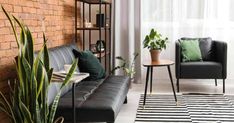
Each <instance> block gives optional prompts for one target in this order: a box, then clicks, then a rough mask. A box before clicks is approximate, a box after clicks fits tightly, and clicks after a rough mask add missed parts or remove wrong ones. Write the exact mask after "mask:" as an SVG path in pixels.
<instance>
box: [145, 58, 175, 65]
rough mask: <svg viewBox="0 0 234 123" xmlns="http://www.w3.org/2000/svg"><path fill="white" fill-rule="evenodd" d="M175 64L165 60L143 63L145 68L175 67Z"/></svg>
mask: <svg viewBox="0 0 234 123" xmlns="http://www.w3.org/2000/svg"><path fill="white" fill-rule="evenodd" d="M173 64H174V62H173V61H171V60H165V59H161V60H159V61H151V60H147V61H143V66H144V67H149V66H168V65H173Z"/></svg>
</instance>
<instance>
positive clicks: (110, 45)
mask: <svg viewBox="0 0 234 123" xmlns="http://www.w3.org/2000/svg"><path fill="white" fill-rule="evenodd" d="M109 6H110V10H109V11H110V20H109V52H110V55H109V72H111V63H112V66H114V65H115V64H114V63H115V62H114V55H115V53H114V52H113V54H112V51H111V50H112V49H111V47H112V44H111V42H112V41H111V18H112V16H111V15H112V10H111V9H112V6H111V4H109ZM113 41H114V40H113ZM113 44H114V42H113ZM111 55H112V56H113V59H112V60H111Z"/></svg>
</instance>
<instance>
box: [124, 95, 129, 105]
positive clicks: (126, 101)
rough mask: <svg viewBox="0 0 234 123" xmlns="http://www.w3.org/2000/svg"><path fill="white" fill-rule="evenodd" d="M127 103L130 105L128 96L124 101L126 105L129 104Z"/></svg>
mask: <svg viewBox="0 0 234 123" xmlns="http://www.w3.org/2000/svg"><path fill="white" fill-rule="evenodd" d="M127 103H128V97H127V96H126V97H125V100H124V104H127Z"/></svg>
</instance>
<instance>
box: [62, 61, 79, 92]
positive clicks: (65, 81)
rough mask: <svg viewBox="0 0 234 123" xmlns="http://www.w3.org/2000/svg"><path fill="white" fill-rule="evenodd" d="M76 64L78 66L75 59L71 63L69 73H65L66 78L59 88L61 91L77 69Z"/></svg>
mask: <svg viewBox="0 0 234 123" xmlns="http://www.w3.org/2000/svg"><path fill="white" fill-rule="evenodd" d="M77 64H78V59H75V60H74V61H73V63H72V66H71V68H70V70H69V72H68V73H67V76H66V77H65V80H64V82H63V84H62V86H61V87H60V89H62V88H63V87H64V86H66V85H67V84H68V83H69V81H70V79H71V77H72V75H73V73H74V72H75V70H76V68H77Z"/></svg>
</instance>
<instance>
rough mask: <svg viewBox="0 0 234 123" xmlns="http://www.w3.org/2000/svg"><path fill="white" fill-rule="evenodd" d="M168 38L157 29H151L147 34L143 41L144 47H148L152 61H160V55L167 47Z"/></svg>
mask: <svg viewBox="0 0 234 123" xmlns="http://www.w3.org/2000/svg"><path fill="white" fill-rule="evenodd" d="M167 41H168V38H167V37H166V38H163V37H162V35H161V34H160V33H158V32H157V31H156V30H154V29H151V31H150V34H149V35H146V36H145V39H144V41H143V45H144V48H148V49H149V51H150V54H151V60H152V61H158V60H159V55H160V53H161V51H162V50H163V49H166V47H167V45H166V44H167Z"/></svg>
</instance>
